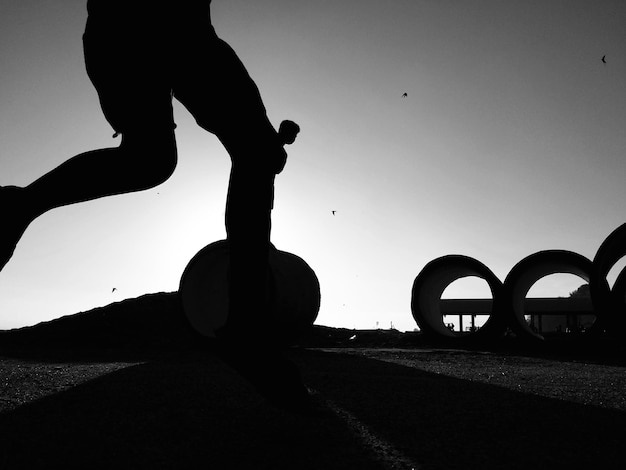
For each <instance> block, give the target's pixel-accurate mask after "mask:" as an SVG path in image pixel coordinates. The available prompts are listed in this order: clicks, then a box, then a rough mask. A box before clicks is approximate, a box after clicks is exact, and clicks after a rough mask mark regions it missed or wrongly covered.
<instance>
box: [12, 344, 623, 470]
mask: <svg viewBox="0 0 626 470" xmlns="http://www.w3.org/2000/svg"><path fill="white" fill-rule="evenodd" d="M293 357H294V360H295V361H296V362H297V363H298V364H299V365H300V366H301V368H302V371H303V375H304V377H305V379H306V381H307V383H308V384H309V385H310V386H311V387H312V388H314V389H316V390H317V391H319V392H320V397H321V399H322V400H332V401H333V402H334V403H336V404H337V405H339V406H340V407H342V408H344V409H346V410H348V411H349V412H350V413H352V414H353V415H354V416H356V417H357V418H358V419H359V420H361V421H362V422H363V423H365V424H366V425H367V426H369V427H370V428H371V429H372V430H373V431H374V432H376V433H377V434H378V435H379V436H381V437H382V438H383V439H385V440H386V441H388V442H389V443H391V444H392V445H393V446H395V447H396V448H397V449H398V450H399V451H400V452H402V453H403V454H404V455H406V456H408V457H409V458H410V459H411V460H414V461H416V462H418V463H419V464H421V466H422V467H421V468H424V469H446V470H450V469H486V470H489V469H529V468H550V469H561V468H562V469H565V468H567V469H570V468H584V467H585V466H587V467H591V468H602V469H610V468H616V469H618V468H619V469H621V468H626V455H625V454H624V453H622V449H621V446H622V441H623V430H624V429H626V413H622V412H619V411H612V410H606V409H599V408H594V407H589V406H583V405H577V404H572V403H566V402H561V401H558V400H553V399H547V398H541V397H537V396H534V395H525V394H521V393H516V392H513V391H510V390H506V389H502V388H499V387H495V386H491V385H487V384H481V383H474V382H469V381H465V380H459V379H454V378H450V377H446V376H441V375H436V374H431V373H427V372H422V371H419V370H416V369H413V368H408V367H403V366H400V365H395V364H390V363H384V362H380V361H376V360H372V359H367V358H362V357H354V356H348V355H342V354H330V353H321V352H315V351H306V350H302V351H295V352H294V353H293ZM0 449H2V454H0V468H28V469H37V468H55V467H57V466H59V467H61V466H63V467H65V468H67V467H75V468H78V467H80V468H199V467H203V468H212V469H232V468H254V469H257V468H260V469H263V468H267V469H346V468H355V469H369V468H371V469H375V468H384V466H382V465H380V464H378V463H377V462H376V460H375V449H374V450H372V449H366V448H364V447H362V446H361V444H360V442H359V441H358V439H357V438H356V437H355V436H354V435H353V434H352V433H351V431H350V429H349V428H348V427H347V425H346V424H345V423H344V422H342V421H341V419H340V418H338V417H337V416H335V415H334V414H332V413H331V412H330V411H324V410H322V411H320V413H319V414H318V415H317V416H314V417H310V418H306V417H298V416H293V415H290V414H288V413H284V412H280V411H277V410H275V409H273V408H271V407H269V406H267V405H265V403H264V402H263V401H262V400H261V399H260V398H259V397H258V396H257V395H256V394H255V393H254V392H253V391H252V389H251V388H250V387H249V386H248V385H247V383H246V382H245V381H244V380H242V379H241V378H240V377H239V376H237V375H236V374H235V373H234V372H232V371H231V370H230V369H228V368H227V367H226V366H224V365H222V364H221V363H220V362H219V361H217V360H216V359H214V358H212V356H211V355H210V354H208V353H193V354H185V355H179V356H176V357H171V358H170V359H167V360H166V359H160V360H157V361H153V362H150V363H146V364H141V365H137V366H132V367H129V368H126V369H123V370H120V371H117V372H114V373H111V374H108V375H106V376H102V377H100V378H98V379H95V380H92V381H90V382H87V383H84V384H82V385H79V386H76V387H74V388H73V389H71V390H68V391H66V392H62V393H58V394H56V395H53V396H49V397H46V398H43V399H41V400H38V401H36V402H32V403H30V404H28V405H24V406H22V407H20V408H17V409H15V410H13V411H11V412H8V413H5V414H2V415H0Z"/></svg>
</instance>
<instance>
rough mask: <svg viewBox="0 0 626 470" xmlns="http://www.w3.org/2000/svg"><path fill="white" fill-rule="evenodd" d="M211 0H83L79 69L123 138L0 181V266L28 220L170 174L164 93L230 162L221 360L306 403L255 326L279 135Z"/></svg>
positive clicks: (287, 367) (289, 402) (170, 131)
mask: <svg viewBox="0 0 626 470" xmlns="http://www.w3.org/2000/svg"><path fill="white" fill-rule="evenodd" d="M210 3H211V1H210V0H176V1H174V0H171V1H165V2H150V1H147V0H133V1H130V2H129V1H128V0H88V2H87V10H88V18H87V24H86V28H85V33H84V36H83V45H84V55H85V65H86V69H87V74H88V76H89V78H90V80H91V82H92V83H93V85H94V87H95V89H96V91H97V93H98V97H99V100H100V105H101V108H102V111H103V113H104V116H105V118H106V119H107V121H108V122H109V123H110V125H111V126H112V128H113V130H114V131H115V134H114V135H113V137H117V136H118V135H121V143H120V145H119V146H118V147H115V148H106V149H98V150H92V151H89V152H86V153H83V154H80V155H77V156H75V157H73V158H71V159H69V160H68V161H66V162H65V163H63V164H61V165H60V166H59V167H57V168H55V169H53V170H52V171H50V172H49V173H47V174H45V175H44V176H42V177H41V178H39V179H37V180H36V181H34V182H33V183H31V184H30V185H28V186H26V187H23V188H21V187H16V186H10V187H3V188H0V206H1V207H2V209H3V220H2V222H3V231H2V234H1V235H0V236H1V237H2V238H1V244H0V267H4V265H5V264H6V263H7V262H8V261H9V259H10V258H11V256H12V254H13V251H14V249H15V246H16V244H17V243H18V241H19V239H20V238H21V236H22V234H23V233H24V231H25V230H26V228H27V226H28V225H29V224H30V222H32V221H33V220H34V219H35V218H37V217H38V216H40V215H41V214H43V213H45V212H47V211H49V210H51V209H53V208H56V207H60V206H64V205H68V204H74V203H78V202H82V201H88V200H93V199H97V198H101V197H104V196H109V195H114V194H123V193H128V192H132V191H140V190H144V189H148V188H152V187H154V186H157V185H159V184H160V183H162V182H164V181H165V180H167V179H168V178H169V177H170V175H171V174H172V173H173V171H174V168H175V167H176V162H177V150H176V140H175V134H174V129H175V127H176V125H175V123H174V114H173V109H172V98H176V99H177V100H178V101H180V103H182V104H183V105H184V106H185V107H186V108H187V109H188V110H189V112H190V113H191V114H192V115H193V116H194V118H195V120H196V122H197V123H198V125H200V126H201V127H202V128H203V129H205V130H207V131H209V132H211V133H212V134H214V135H215V136H217V138H218V139H219V140H220V141H221V142H222V144H223V145H224V146H225V148H226V150H227V151H228V153H229V155H230V158H231V161H232V168H231V174H230V182H229V188H228V197H227V206H226V231H227V238H228V241H229V246H230V253H231V255H230V257H231V259H230V280H231V282H230V284H231V289H230V293H229V297H230V311H229V322H228V324H227V325H226V327H225V328H224V330H223V331H222V332H221V334H220V335H219V337H220V339H219V342H218V343H219V344H218V350H219V352H220V355H221V357H222V358H223V359H224V360H225V361H226V362H228V363H229V364H230V365H232V366H233V367H235V368H236V369H237V370H238V371H239V372H241V373H242V374H243V375H244V376H245V377H246V378H247V379H249V380H250V381H251V382H252V383H253V384H254V385H255V386H256V387H257V389H258V390H259V391H260V392H261V393H262V394H263V395H265V396H266V397H267V398H268V399H270V401H272V402H273V403H274V404H276V405H278V406H283V407H288V408H292V409H294V408H302V407H306V406H307V403H308V393H307V390H306V388H305V387H304V385H303V384H302V382H301V380H300V378H299V373H298V370H297V368H296V367H295V366H294V365H293V364H292V363H291V362H289V361H288V360H287V359H286V358H285V357H284V356H283V355H282V352H281V351H279V350H278V348H277V347H276V346H274V345H273V344H272V342H271V341H270V340H269V337H268V336H267V335H269V334H270V332H269V331H266V329H265V328H264V326H263V325H264V322H263V320H264V315H265V311H266V306H265V301H264V296H265V291H264V289H265V284H266V278H267V271H268V266H267V257H268V250H269V240H270V229H271V209H272V205H273V193H274V189H273V188H274V177H275V175H276V174H278V173H280V172H281V171H282V169H283V168H284V166H285V163H286V159H287V154H286V152H285V150H284V149H283V145H284V144H285V143H290V142H293V139H294V138H295V134H297V132H298V130H299V129H298V128H297V125H295V124H294V123H291V122H287V124H286V126H285V127H284V128H283V129H282V131H281V132H277V131H276V130H275V129H274V127H273V126H272V124H271V123H270V121H269V119H268V117H267V113H266V110H265V106H264V105H263V101H262V99H261V95H260V93H259V90H258V88H257V86H256V85H255V83H254V81H253V80H252V79H251V78H250V76H249V74H248V72H247V71H246V69H245V67H244V65H243V64H242V62H241V61H240V60H239V58H238V57H237V55H236V54H235V52H234V51H233V50H232V49H231V47H230V46H229V45H228V44H227V43H226V42H224V41H223V40H221V39H220V38H219V37H218V36H217V34H216V33H215V30H214V28H213V26H212V23H211V17H210Z"/></svg>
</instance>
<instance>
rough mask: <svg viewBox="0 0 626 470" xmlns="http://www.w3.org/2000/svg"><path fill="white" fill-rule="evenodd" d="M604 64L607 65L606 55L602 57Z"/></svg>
mask: <svg viewBox="0 0 626 470" xmlns="http://www.w3.org/2000/svg"><path fill="white" fill-rule="evenodd" d="M602 62H603V63H605V64H606V56H605V55H603V56H602Z"/></svg>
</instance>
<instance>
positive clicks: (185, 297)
mask: <svg viewBox="0 0 626 470" xmlns="http://www.w3.org/2000/svg"><path fill="white" fill-rule="evenodd" d="M228 259H229V257H228V242H227V241H226V240H221V241H218V242H215V243H212V244H210V245H207V246H206V247H204V248H203V249H202V250H200V251H199V252H198V253H197V254H196V255H195V256H194V257H193V258H192V259H191V261H190V262H189V264H188V265H187V267H186V268H185V271H184V272H183V275H182V277H181V281H180V288H179V294H180V297H181V301H182V305H183V312H184V315H185V317H186V320H187V322H188V323H189V325H190V326H191V327H192V329H193V330H194V331H195V332H196V333H198V334H200V335H201V336H202V337H206V338H214V337H215V331H216V330H217V329H218V328H220V327H221V326H223V325H224V324H225V323H226V320H227V319H228V263H229V261H228ZM269 266H270V280H269V286H268V295H269V305H270V307H269V311H270V318H267V319H266V321H267V323H269V324H270V325H271V327H272V329H273V330H274V331H276V333H277V337H278V338H280V339H284V340H285V342H289V341H291V340H293V339H294V338H296V337H297V336H298V335H299V334H301V333H302V332H303V331H305V330H306V329H308V328H310V327H311V325H313V322H314V321H315V319H316V318H317V314H318V312H319V308H320V285H319V281H318V279H317V276H316V275H315V272H314V271H313V270H312V269H311V268H310V267H309V265H308V264H307V263H306V262H305V261H304V260H302V259H301V258H299V257H298V256H296V255H293V254H291V253H287V252H284V251H279V250H277V249H276V248H275V247H273V246H272V247H271V248H270V253H269Z"/></svg>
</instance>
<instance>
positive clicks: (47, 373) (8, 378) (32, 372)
mask: <svg viewBox="0 0 626 470" xmlns="http://www.w3.org/2000/svg"><path fill="white" fill-rule="evenodd" d="M134 364H135V363H126V362H114V363H89V364H75V363H50V362H34V361H24V360H18V359H8V358H0V413H1V412H4V411H8V410H12V409H14V408H17V407H18V406H20V405H23V404H24V403H28V402H30V401H33V400H37V399H39V398H43V397H44V396H46V395H52V394H54V393H57V392H61V391H63V390H67V389H69V388H72V387H74V386H76V385H78V384H80V383H83V382H86V381H88V380H91V379H95V378H96V377H99V376H101V375H104V374H108V373H109V372H114V371H116V370H119V369H123V368H125V367H128V366H131V365H134Z"/></svg>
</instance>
